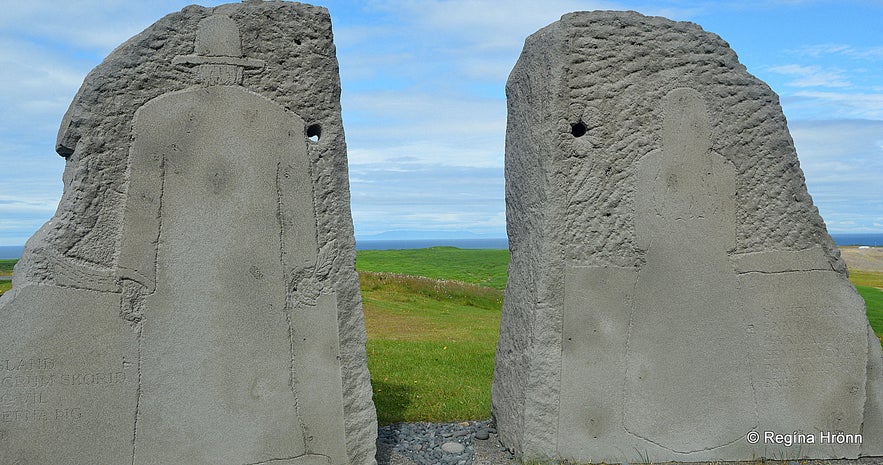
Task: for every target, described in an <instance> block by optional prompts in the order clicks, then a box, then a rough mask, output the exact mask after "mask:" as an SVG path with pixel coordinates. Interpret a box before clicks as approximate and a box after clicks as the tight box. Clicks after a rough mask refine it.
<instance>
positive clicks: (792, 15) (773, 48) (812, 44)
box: [0, 0, 883, 245]
mask: <svg viewBox="0 0 883 465" xmlns="http://www.w3.org/2000/svg"><path fill="white" fill-rule="evenodd" d="M188 3H189V2H187V1H178V0H168V1H162V0H160V1H150V2H145V1H135V0H67V1H56V0H29V1H25V2H21V1H9V0H3V1H2V4H0V6H2V9H3V11H2V15H0V245H21V244H24V242H25V241H26V240H27V238H28V237H29V236H30V235H31V234H33V232H34V231H35V230H36V229H37V228H39V227H40V225H42V224H43V223H44V222H45V221H47V220H48V219H49V218H50V217H51V216H52V214H53V212H54V211H55V207H56V205H57V203H58V199H59V198H60V197H61V188H62V185H61V173H62V170H63V168H64V163H63V159H62V158H61V157H59V156H58V155H56V154H55V153H54V150H53V148H54V143H55V135H56V132H57V129H58V124H59V122H60V120H61V117H62V115H63V114H64V111H65V110H66V109H67V106H68V105H69V103H70V100H71V99H72V98H73V96H74V94H75V93H76V91H77V89H78V88H79V86H80V84H81V82H82V80H83V78H84V77H85V75H86V73H88V72H89V70H90V69H92V68H93V67H94V66H96V65H97V64H98V63H99V62H100V61H101V60H102V59H103V58H104V57H105V56H106V55H107V54H108V53H110V51H111V50H112V49H113V48H114V47H115V46H117V45H119V44H120V43H122V42H123V41H124V40H126V39H127V38H129V37H131V36H132V35H134V34H136V33H138V32H139V31H141V30H143V29H144V28H145V27H147V26H149V25H150V24H151V23H153V22H154V21H155V20H157V19H159V18H160V17H162V16H163V15H165V14H167V13H169V12H173V11H177V10H179V9H181V8H183V7H184V6H186V5H187V4H188ZM219 3H223V2H216V1H206V2H204V3H203V4H204V5H216V4H219ZM322 4H323V5H324V6H326V7H328V9H329V10H330V11H331V16H332V22H333V24H334V33H335V43H336V45H337V52H338V59H339V61H340V70H341V79H342V84H343V97H342V105H343V119H344V125H345V129H346V137H347V144H348V147H349V162H350V187H351V190H352V200H353V202H352V207H353V218H354V221H355V226H356V235H357V236H362V237H365V236H370V235H374V234H378V233H382V232H384V231H390V230H430V231H447V232H448V233H447V234H455V233H456V232H461V231H469V232H472V233H475V234H479V235H484V236H487V237H504V236H505V212H504V209H505V207H504V200H503V147H504V136H505V124H506V105H505V103H506V102H505V95H504V84H505V80H506V77H507V75H508V73H509V71H510V70H511V69H512V66H513V65H514V64H515V61H516V59H517V58H518V54H519V53H520V51H521V47H522V45H523V42H524V38H525V37H526V36H528V35H529V34H531V33H533V32H534V31H536V30H537V29H539V28H540V27H543V26H545V25H547V24H549V23H551V22H553V21H555V20H557V19H558V18H559V17H560V16H561V14H563V13H566V12H569V11H576V10H593V9H617V10H622V9H628V10H637V11H640V12H642V13H644V14H651V15H661V16H666V17H669V18H671V19H676V20H687V21H693V22H696V23H698V24H700V25H702V26H703V27H704V28H705V29H706V30H709V31H712V32H715V33H717V34H719V35H720V36H722V37H723V38H724V39H725V40H726V41H728V42H729V43H730V45H731V46H732V48H733V49H734V50H735V51H736V53H737V54H738V55H739V57H740V59H741V61H742V63H743V64H745V65H746V66H747V67H748V70H749V71H750V72H751V73H753V74H754V75H756V76H758V77H759V78H761V79H763V80H764V81H766V82H767V83H768V84H770V86H771V87H772V88H773V90H775V91H776V92H777V93H778V94H779V95H780V96H781V99H782V105H783V107H784V110H785V114H786V116H787V118H788V121H789V126H790V128H791V131H792V134H793V136H794V140H795V144H796V145H797V150H798V153H799V157H800V162H801V166H802V167H803V170H804V172H805V174H806V178H807V184H808V187H809V191H810V193H811V194H812V196H813V198H814V200H815V203H816V205H817V206H818V207H819V210H820V212H821V214H822V216H823V217H824V219H825V221H826V222H827V224H828V228H829V230H830V231H832V232H840V233H844V232H883V180H881V178H883V78H881V76H883V36H881V35H880V34H879V28H880V20H881V18H883V2H881V1H879V0H866V1H848V0H847V1H844V0H840V1H812V0H760V1H755V0H739V1H726V0H725V1H698V2H688V1H679V0H661V1H629V0H624V1H578V0H551V1H524V0H510V1H506V2H500V1H484V0H472V1H470V0H450V1H442V0H387V1H371V0H367V1H340V0H331V1H327V2H323V3H322Z"/></svg>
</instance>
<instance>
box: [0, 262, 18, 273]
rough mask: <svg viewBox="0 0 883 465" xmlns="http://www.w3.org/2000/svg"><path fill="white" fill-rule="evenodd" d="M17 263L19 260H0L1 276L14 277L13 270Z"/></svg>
mask: <svg viewBox="0 0 883 465" xmlns="http://www.w3.org/2000/svg"><path fill="white" fill-rule="evenodd" d="M16 262H18V259H17V258H15V259H11V260H10V259H5V258H4V259H2V260H0V276H12V268H13V267H14V266H15V264H16Z"/></svg>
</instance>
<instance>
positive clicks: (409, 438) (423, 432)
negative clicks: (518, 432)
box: [377, 421, 492, 465]
mask: <svg viewBox="0 0 883 465" xmlns="http://www.w3.org/2000/svg"><path fill="white" fill-rule="evenodd" d="M490 424H491V422H490V421H470V422H462V423H396V424H393V425H388V426H381V427H380V428H379V430H378V438H377V441H378V445H382V446H385V447H386V448H389V449H390V450H392V451H394V452H396V453H398V454H400V455H402V456H404V457H406V458H408V459H410V460H413V461H414V462H415V463H417V464H419V465H438V464H446V465H471V464H472V461H473V455H474V451H475V449H474V447H473V439H477V436H479V435H481V436H485V439H487V438H488V436H487V434H488V431H489V430H490V429H492V428H491V427H490ZM379 450H383V448H379ZM379 461H380V462H381V463H383V459H382V458H381V459H380V460H379Z"/></svg>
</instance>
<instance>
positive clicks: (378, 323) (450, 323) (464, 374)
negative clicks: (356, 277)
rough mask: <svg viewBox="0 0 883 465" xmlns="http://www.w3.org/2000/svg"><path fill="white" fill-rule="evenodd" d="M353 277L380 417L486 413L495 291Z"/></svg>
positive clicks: (496, 319) (381, 276)
mask: <svg viewBox="0 0 883 465" xmlns="http://www.w3.org/2000/svg"><path fill="white" fill-rule="evenodd" d="M360 253H361V252H360ZM360 281H361V285H362V302H363V308H364V311H365V326H366V327H367V330H368V368H369V370H370V371H371V382H372V384H373V386H374V402H375V403H376V404H377V414H378V420H379V421H380V424H388V423H394V422H399V421H454V420H469V419H476V418H489V417H490V413H491V412H490V401H491V399H490V385H491V380H492V378H493V371H494V350H495V347H496V343H497V335H498V333H499V326H500V309H501V306H502V303H503V292H502V291H500V290H497V289H493V288H489V287H482V286H477V285H474V284H468V283H462V282H456V281H440V280H438V279H432V278H424V277H414V276H407V275H401V274H391V273H380V272H371V271H362V272H360Z"/></svg>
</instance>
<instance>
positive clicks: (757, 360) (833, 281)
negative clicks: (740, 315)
mask: <svg viewBox="0 0 883 465" xmlns="http://www.w3.org/2000/svg"><path fill="white" fill-rule="evenodd" d="M738 283H739V291H740V295H741V296H742V297H743V300H744V307H743V308H744V309H745V310H744V313H745V317H746V318H745V319H746V323H744V324H745V326H747V331H748V336H749V337H748V341H749V347H750V349H751V350H750V353H749V355H750V360H751V370H752V379H754V380H755V387H756V395H757V403H758V412H760V425H759V429H760V430H763V431H802V432H816V431H833V432H838V431H842V432H844V433H849V434H857V433H861V432H862V430H861V427H862V415H863V409H864V405H863V404H864V400H865V395H866V381H865V380H866V378H865V376H866V373H865V369H866V368H865V366H866V364H867V360H868V358H867V352H868V338H867V332H866V330H865V328H866V327H867V322H866V320H865V318H866V317H865V315H864V313H863V312H862V311H861V309H863V308H864V307H863V302H862V301H861V297H859V296H858V295H857V294H856V293H855V291H854V290H853V289H852V287H851V286H850V284H849V282H848V281H847V280H846V279H845V278H843V277H841V276H840V275H839V274H838V273H835V272H833V271H809V272H786V273H776V274H765V273H747V274H744V275H741V276H740V277H739V280H738ZM871 441H873V439H871ZM838 447H839V448H840V451H841V452H840V453H846V454H857V453H858V450H859V447H858V446H857V445H840V446H838ZM830 448H831V446H830V445H824V444H820V445H815V446H809V445H805V446H804V447H803V449H804V452H805V453H808V454H811V455H809V456H817V455H820V454H824V453H828V452H829V451H830ZM788 452H789V449H787V448H783V450H782V453H788Z"/></svg>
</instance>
